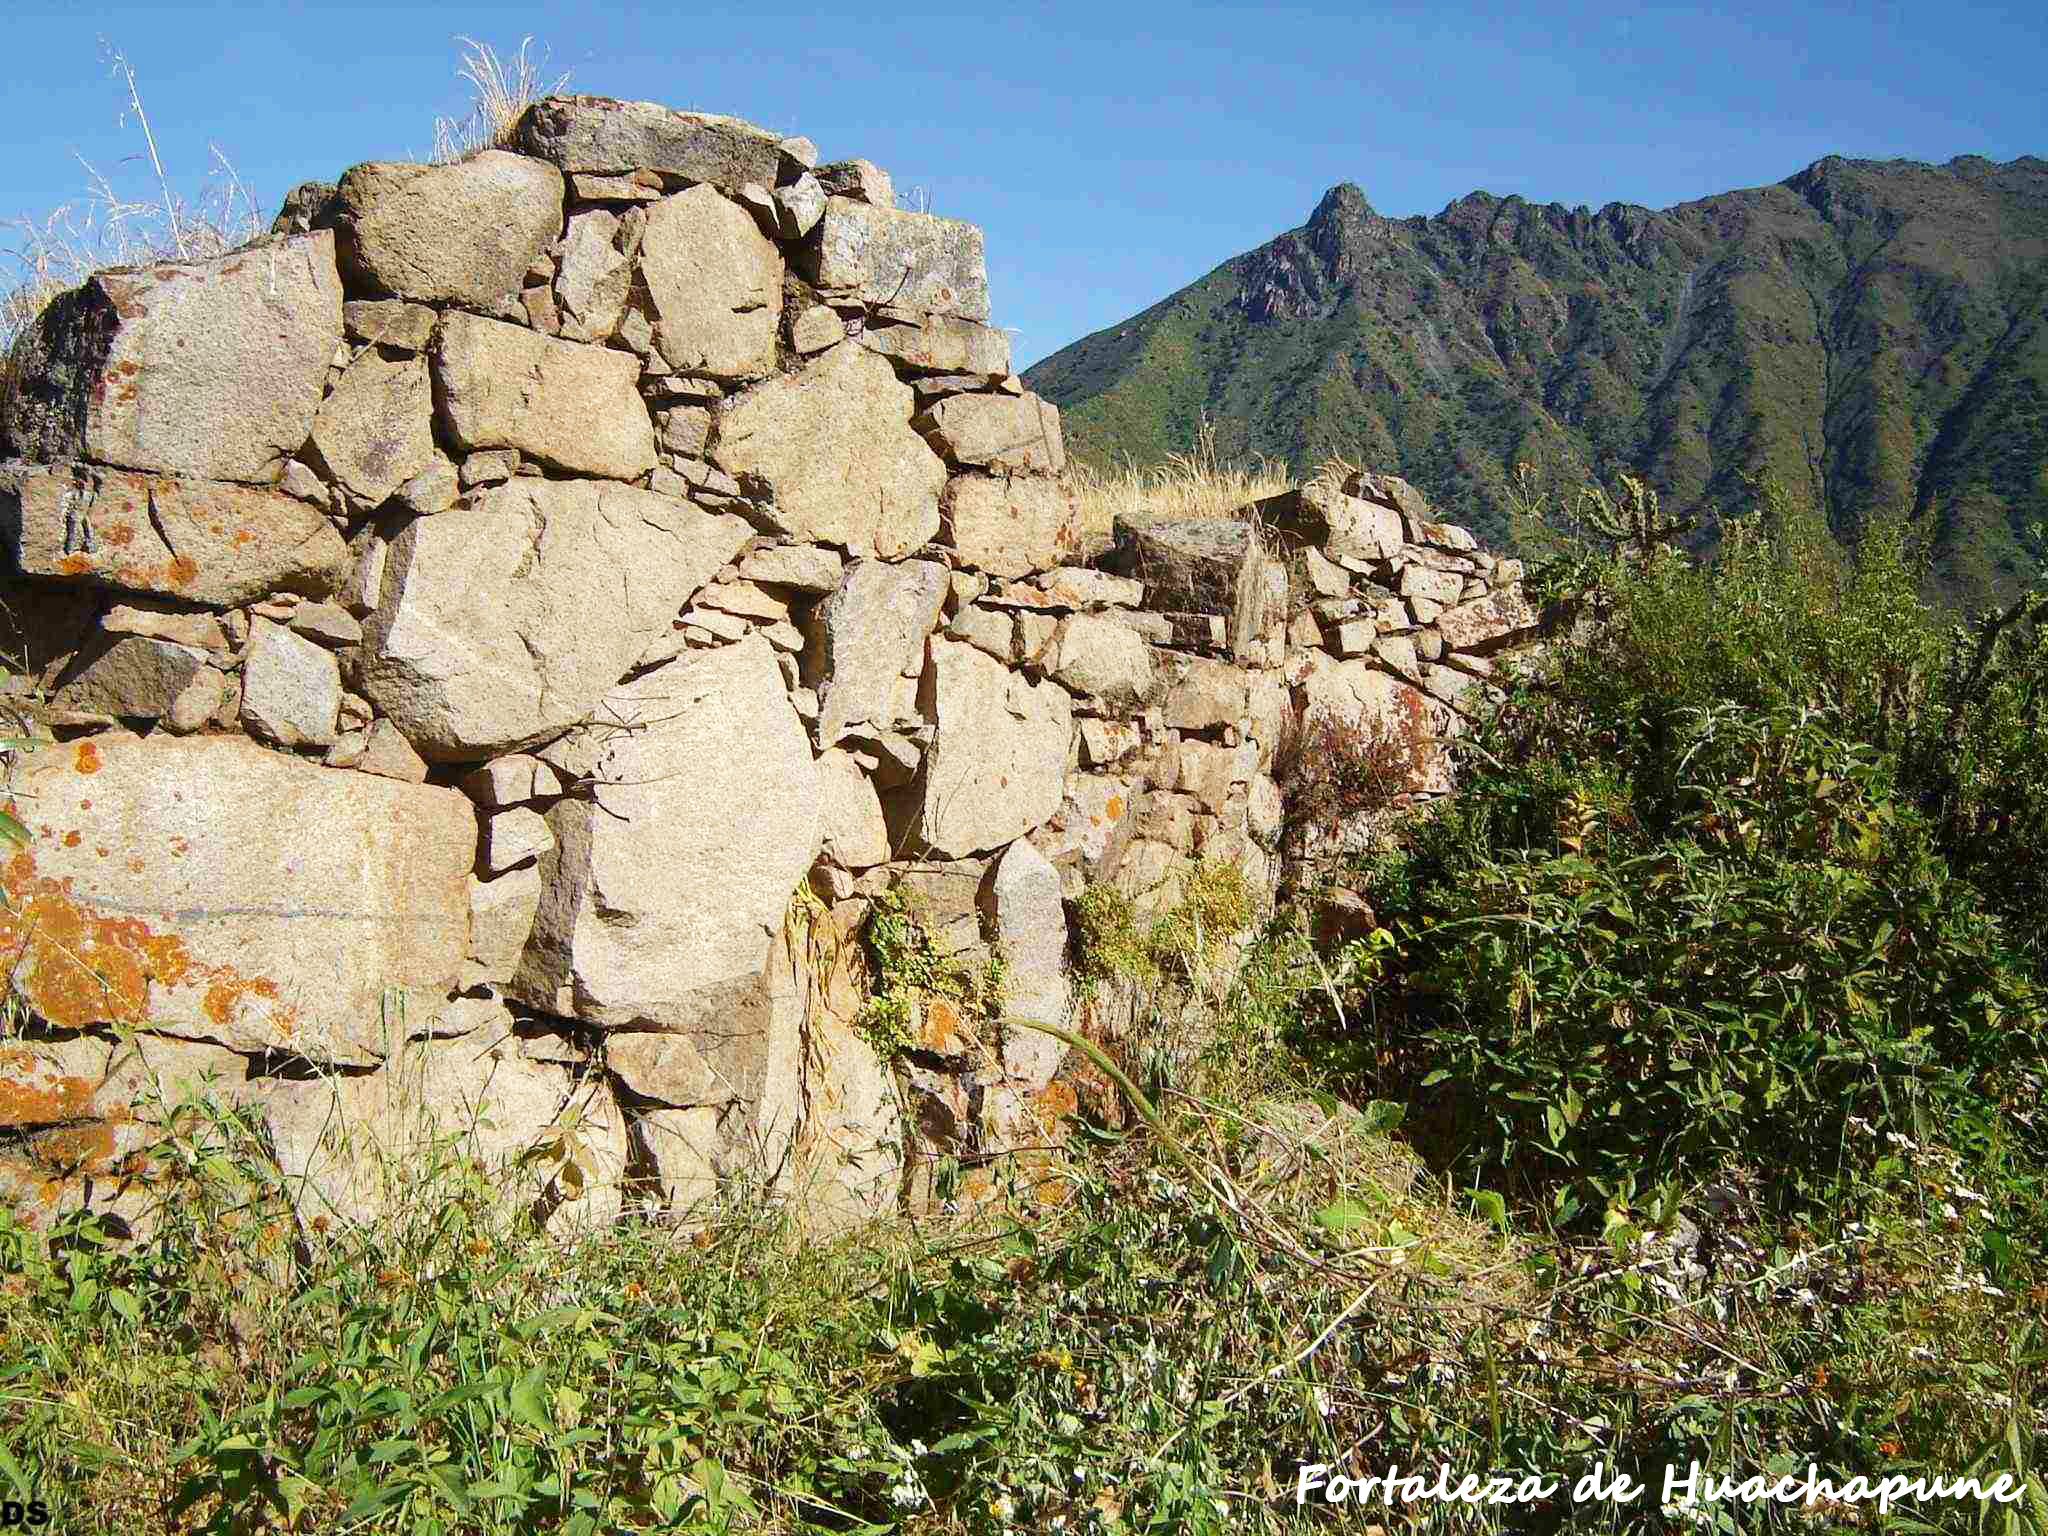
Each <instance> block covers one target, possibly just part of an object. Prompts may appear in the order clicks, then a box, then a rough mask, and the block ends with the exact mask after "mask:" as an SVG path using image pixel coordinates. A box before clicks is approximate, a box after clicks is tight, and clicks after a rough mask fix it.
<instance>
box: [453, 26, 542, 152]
mask: <svg viewBox="0 0 2048 1536" xmlns="http://www.w3.org/2000/svg"><path fill="white" fill-rule="evenodd" d="M456 41H457V42H458V43H460V44H461V45H462V55H461V62H460V64H459V65H458V67H457V68H456V71H455V75H456V78H457V79H459V80H462V81H464V82H466V83H467V84H468V86H469V92H470V108H469V111H468V113H467V114H466V115H465V116H463V117H460V118H447V117H437V118H435V119H434V163H435V164H436V165H446V164H448V163H450V162H452V161H456V160H466V159H468V158H469V157H470V156H471V155H475V154H480V153H482V152H483V151H484V150H487V149H504V148H507V147H508V146H509V145H510V144H511V142H512V130H513V129H514V128H516V127H517V126H518V124H519V119H520V118H521V117H522V116H524V115H525V112H526V109H527V108H528V107H530V106H532V105H533V104H534V103H535V102H536V101H539V100H540V99H541V98H542V97H544V96H554V95H558V94H560V93H561V92H562V91H564V90H566V89H567V88H568V85H569V75H568V72H567V71H566V70H565V71H564V72H563V73H561V74H560V75H557V76H556V77H555V78H554V79H553V80H552V81H550V80H549V79H548V78H547V75H546V68H547V56H548V49H547V48H546V47H545V46H543V47H542V48H541V50H540V52H539V55H538V56H536V55H535V53H534V49H533V38H532V37H530V36H528V37H522V38H521V39H520V40H519V51H518V52H516V53H514V54H511V55H510V56H509V57H501V56H500V55H499V53H498V51H497V49H495V48H493V47H492V46H491V45H490V44H489V43H480V42H478V41H477V40H476V39H475V38H471V37H458V38H457V39H456Z"/></svg>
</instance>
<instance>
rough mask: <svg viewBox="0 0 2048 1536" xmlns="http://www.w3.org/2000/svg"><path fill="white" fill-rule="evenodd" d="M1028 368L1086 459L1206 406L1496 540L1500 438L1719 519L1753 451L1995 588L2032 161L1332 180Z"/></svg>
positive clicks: (2024, 332)
mask: <svg viewBox="0 0 2048 1536" xmlns="http://www.w3.org/2000/svg"><path fill="white" fill-rule="evenodd" d="M1025 379H1026V382H1027V383H1028V384H1029V385H1030V386H1031V387H1032V388H1033V389H1035V390H1037V391H1038V392H1039V393H1041V394H1043V395H1044V396H1046V397H1047V398H1048V399H1051V400H1053V401H1055V402H1056V403H1057V404H1058V405H1059V406H1060V407H1061V408H1062V410H1063V412H1064V413H1065V422H1066V430H1067V439H1068V442H1069V444H1070V446H1071V447H1072V449H1073V450H1074V451H1075V452H1076V453H1077V454H1078V455H1079V456H1080V457H1081V458H1082V459H1083V460H1086V461H1089V462H1094V463H1098V464H1101V463H1107V462H1111V461H1116V460H1120V459H1121V458H1122V457H1123V456H1124V455H1127V454H1128V455H1129V456H1131V457H1132V458H1134V459H1136V460H1138V461H1139V462H1141V463H1149V462H1157V461H1159V460H1161V459H1163V458H1164V457H1165V456H1166V455H1167V454H1168V453H1171V452H1174V451H1176V450H1182V449H1185V448H1187V447H1188V446H1189V445H1190V444H1191V443H1192V441H1193V438H1194V433H1195V429H1196V426H1197V424H1198V423H1199V421H1200V420H1201V419H1202V417H1203V416H1204V415H1206V416H1208V417H1209V418H1210V419H1211V420H1212V421H1213V422H1214V423H1215V424H1216V427H1217V430H1218V439H1219V444H1220V446H1221V447H1222V448H1223V449H1224V450H1225V451H1227V452H1233V453H1247V452H1256V453H1263V454H1266V455H1269V456H1272V457H1275V458H1281V459H1285V460H1287V461H1288V462H1289V463H1290V464H1291V465H1292V466H1293V467H1294V468H1295V469H1296V470H1297V471H1299V470H1303V469H1306V468H1308V467H1310V466H1312V465H1313V464H1315V463H1317V462H1319V461H1320V460H1321V459H1323V458H1325V457H1327V456H1328V455H1331V454H1343V455H1344V456H1346V457H1348V458H1350V459H1351V460H1352V461H1354V462H1361V461H1362V462H1364V463H1365V464H1367V465H1369V466H1373V467H1395V466H1398V468H1399V471H1400V473H1402V474H1403V475H1405V476H1407V477H1408V478H1409V479H1411V480H1414V481H1415V482H1416V483H1418V484H1419V485H1421V486H1422V487H1423V488H1424V489H1425V490H1426V491H1427V492H1429V493H1430V495H1431V496H1432V497H1433V498H1434V499H1435V500H1437V501H1438V502H1439V503H1441V504H1442V505H1443V506H1444V507H1446V508H1447V509H1451V511H1452V515H1454V516H1456V517H1457V518H1458V519H1459V520H1460V521H1463V522H1466V523H1468V524H1470V525H1471V526H1472V527H1473V528H1474V529H1475V530H1476V531H1478V532H1480V533H1481V534H1483V535H1484V536H1486V537H1487V538H1489V539H1492V540H1497V541H1504V540H1505V538H1506V534H1507V528H1506V521H1507V517H1506V509H1505V499H1504V495H1503V492H1504V489H1505V485H1506V477H1507V475H1508V473H1509V472H1510V470H1511V467H1512V466H1513V465H1514V464H1516V463H1518V462H1524V461H1526V462H1530V463H1533V464H1536V465H1538V466H1539V467H1542V468H1547V469H1550V470H1554V471H1557V472H1560V473H1564V474H1568V475H1577V476H1581V477H1582V476H1583V475H1585V474H1586V473H1588V472H1591V473H1594V474H1599V475H1603V476H1604V475H1611V473H1612V472H1613V471H1615V470H1619V469H1629V468H1634V469H1638V470H1640V471H1642V472H1644V473H1646V474H1647V476H1648V477H1649V479H1650V480H1651V482H1652V483H1653V484H1655V485H1656V486H1657V487H1658V489H1659V490H1660V491H1661V492H1662V493H1663V495H1664V498H1665V506H1666V509H1667V510H1671V511H1677V512H1681V513H1685V514H1691V515H1696V516H1699V517H1700V518H1701V520H1702V527H1703V528H1704V529H1705V530H1707V533H1708V536H1711V530H1712V528H1713V527H1714V525H1715V522H1716V520H1717V519H1718V518H1720V517H1721V516H1724V515H1727V514H1729V513H1732V512H1736V511H1739V510H1741V509H1742V508H1743V507H1745V505H1747V504H1748V501H1749V497H1748V495H1747V492H1746V482H1747V480H1748V479H1749V477H1751V476H1754V475H1757V474H1770V475H1773V476H1775V477H1777V479H1778V480H1779V481H1780V482H1782V483H1783V484H1784V485H1786V486H1787V487H1788V488H1789V489H1791V490H1793V491H1795V492H1799V493H1804V496H1805V498H1806V499H1808V500H1809V501H1810V504H1811V505H1813V506H1815V507H1818V508H1823V509H1825V512H1826V515H1827V518H1828V521H1829V523H1830V525H1831V526H1832V527H1833V528H1834V529H1835V530H1836V531H1837V532H1838V533H1839V534H1841V535H1843V536H1844V537H1848V538H1853V537H1854V535H1855V532H1856V530H1857V529H1858V528H1859V527H1861V526H1863V525H1864V524H1865V523H1866V522H1867V521H1869V520H1871V519H1874V518H1878V517H1883V516H1887V515H1892V514H1899V513H1905V514H1908V515H1911V516H1913V517H1916V518H1918V519H1921V520H1922V521H1923V522H1924V523H1925V524H1926V525H1927V526H1928V528H1929V529H1930V531H1931V533H1932V534H1933V537H1934V550H1935V555H1936V561H1937V573H1938V579H1939V581H1940V583H1941V584H1942V585H1943V586H1944V587H1945V588H1946V589H1947V590H1948V592H1949V594H1950V595H1951V596H1953V597H1955V598H1957V599H1958V600H1960V601H1963V602H1967V603H1972V604H1974V603H1980V602H1985V601H1989V600H1990V599H1992V598H1993V597H1995V596H1997V595H1999V594H2002V593H2004V592H2007V591H2009V590H2010V589H2011V588H2012V587H2013V586H2015V585H2016V584H2017V583H2019V582H2021V581H2022V580H2024V579H2025V578H2026V576H2027V575H2028V574H2029V573H2030V572H2031V571H2033V570H2035V569H2037V568H2038V566H2039V564H2040V562H2041V561H2042V559H2043V557H2044V555H2048V551H2044V549H2043V548H2042V546H2041V544H2040V542H2039V541H2038V540H2037V539H2036V538H2035V536H2034V535H2032V534H2031V533H2030V532H2029V530H2030V528H2031V527H2032V525H2034V524H2035V523H2036V522H2037V521H2043V520H2048V160H2042V159H2039V158H2035V157H2026V158H2022V159H2019V160H2014V161H2011V162H2009V163H2007V164H2003V165H1999V164H1994V163H1993V162H1991V161H1989V160H1985V159H1981V158H1977V157H1974V156H1964V157H1962V158H1959V159H1956V160H1951V161H1950V162H1949V163H1948V164H1946V165H1941V166H1934V165H1923V164H1919V163H1916V162H1911V161H1901V160H1893V161H1869V160H1844V159H1840V158H1833V157H1831V158H1829V159H1825V160H1821V161H1819V162H1817V163H1816V164H1814V165H1812V166H1809V167H1808V168H1807V169H1806V170H1804V171H1801V172H1800V173H1799V174H1798V175H1796V176H1794V177H1792V178H1790V179H1789V180H1787V181H1783V182H1780V183H1778V184H1777V185H1775V186H1769V187H1760V188H1754V189H1751V190H1748V191H1740V192H1727V193H1723V194H1721V195H1719V196H1716V197H1709V198H1705V199H1702V200H1701V201H1699V202H1693V203H1683V204H1680V205H1679V206H1677V207H1675V208H1667V209H1663V210H1661V211H1658V210H1652V209H1648V208H1640V207H1634V206H1630V205H1627V204H1622V203H1611V204H1609V205H1608V206H1607V207H1605V208H1602V209H1601V210H1600V211H1599V212H1597V213H1595V212H1592V211H1590V210H1588V209H1586V208H1584V207H1580V208H1567V207H1564V206H1563V205H1561V204H1557V203H1549V204H1542V205H1538V204H1534V203H1530V202H1526V201H1524V200H1523V199H1522V198H1519V197H1507V198H1499V197H1493V196H1491V195H1489V194H1487V193H1483V192H1475V193H1473V194H1472V195H1471V196H1469V197H1464V198H1460V199H1459V200H1458V201H1457V202H1454V203H1452V204H1451V205H1450V206H1449V207H1448V208H1446V209H1444V211H1443V212H1442V213H1440V214H1437V215H1435V216H1434V217H1419V216H1418V217H1414V218H1406V219H1389V218H1384V217H1382V216H1380V215H1379V214H1377V213H1375V212H1374V211H1373V209H1372V206H1371V205H1370V204H1369V203H1368V202H1367V201H1366V198H1365V195H1364V193H1362V192H1361V191H1360V190H1359V189H1358V188H1357V187H1355V186H1353V185H1351V184H1349V183H1345V184H1343V185H1341V186H1337V187H1333V188H1332V189H1331V190H1330V191H1329V192H1328V193H1327V194H1325V196H1324V197H1323V199H1322V201H1321V202H1320V203H1318V204H1317V205H1316V208H1315V211H1314V212H1313V213H1312V214H1311V215H1310V216H1309V220H1308V222H1307V223H1306V224H1304V225H1303V226H1302V227H1301V228H1299V229H1295V230H1290V231H1288V232H1287V233H1286V234H1283V235H1281V236H1279V237H1278V238H1277V239H1274V240H1272V241H1269V242H1268V243H1267V244H1265V245H1263V246H1260V247H1259V248H1258V249H1257V250H1255V251H1250V252H1247V253H1246V254H1244V255H1242V256H1238V257H1235V258H1234V259H1232V260H1230V261H1227V262H1225V263H1224V264H1223V265H1222V266H1220V267H1218V268H1216V270H1215V271H1213V272H1211V273H1209V275H1208V276H1206V277H1204V278H1202V279H1201V280H1200V281H1199V282H1196V283H1194V284H1192V285H1190V286H1189V287H1186V288H1183V289H1182V290H1181V291H1180V292H1178V293H1176V294H1174V295H1172V296H1171V297H1170V298H1167V299H1165V300H1163V301H1162V302H1160V303H1158V304H1155V305H1154V306H1153V307H1152V308H1150V309H1148V310H1146V311H1145V312H1144V313H1142V314H1139V315H1135V316H1133V317H1132V318H1131V319H1129V320H1126V321H1125V322H1123V323H1122V324H1121V325H1116V326H1112V327H1110V328H1109V329H1107V330H1104V331H1098V332H1096V333H1095V334H1094V335H1092V336H1088V337H1085V338H1083V339H1082V340H1080V341H1077V342H1075V343H1074V344H1073V345H1072V346H1069V347H1066V348H1065V349H1063V350H1061V351H1059V352H1056V353H1054V354H1053V355H1052V356H1050V357H1048V358H1046V359H1045V360H1044V361H1043V362H1041V363H1039V364H1038V365H1037V366H1035V367H1034V368H1032V369H1031V370H1030V371H1029V372H1028V373H1027V374H1026V375H1025Z"/></svg>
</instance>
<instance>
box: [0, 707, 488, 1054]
mask: <svg viewBox="0 0 2048 1536" xmlns="http://www.w3.org/2000/svg"><path fill="white" fill-rule="evenodd" d="M15 789H16V793H17V794H18V796H19V800H18V802H10V803H9V805H8V809H9V810H11V811H12V812H13V813H14V814H16V815H17V816H19V817H21V818H22V819H23V820H25V821H26V822H27V823H28V824H29V826H30V827H31V828H32V837H33V841H32V842H31V843H30V844H29V846H27V847H26V848H23V849H20V850H18V851H17V852H15V853H14V854H13V855H12V856H11V857H10V858H9V859H8V860H7V861H6V862H5V863H4V864H0V894H4V895H5V897H6V900H5V902H4V903H0V949H4V951H5V953H6V954H8V955H9V956H10V957H12V958H11V960H10V965H11V967H12V969H11V972H10V975H11V983H10V984H11V987H12V990H13V992H14V994H15V995H16V997H18V998H19V999H20V1001H21V1002H22V1003H24V1004H25V1005H26V1006H27V1007H28V1008H29V1009H30V1010H31V1011H32V1012H33V1013H34V1014H36V1015H37V1016H39V1017H41V1018H42V1019H45V1020H47V1021H48V1022H49V1023H51V1024H53V1025H56V1026H58V1027H60V1028H64V1029H85V1028H91V1027H95V1026H115V1025H119V1026H127V1027H139V1026H147V1027H149V1028H153V1029H158V1030H163V1031H166V1032H169V1033H173V1034H177V1035H181V1036H185V1037H188V1038H192V1039H202V1040H213V1041H217V1042H219V1043H220V1044H222V1045H227V1046H231V1047H233V1048H235V1049H237V1050H243V1051H279V1052H284V1053H290V1054H299V1055H303V1056H305V1057H307V1058H309V1059H311V1060H315V1061H323V1062H335V1063H365V1062H372V1061H376V1060H378V1059H380V1058H381V1057H382V1056H383V1055H384V1054H385V1051H386V1050H387V1048H388V1047H389V1046H390V1045H391V1044H392V1043H393V1042H395V1041H396V1040H399V1039H402V1038H403V1037H404V1033H405V1031H406V1028H407V1025H408V1020H411V1021H413V1022H417V1021H419V1020H421V1019H424V1018H426V1017H427V1016H428V1015H429V1014H430V1012H431V1010H432V1009H433V1008H435V1007H438V1006H439V1005H440V1003H441V1002H442V1001H443V1000H444V999H445V997H446V995H447V989H448V987H449V986H450V985H451V984H452V983H453V982H454V981H455V980H456V978H457V975H458V973H459V971H460V969H461V967H462V963H463V958H464V955H465V954H466V952H467V950H468V948H469V942H468V941H469V891H468V883H469V870H470V864H471V861H472V859H473V858H474V856H475V852H476V818H475V815H474V813H473V812H472V810H471V809H470V805H469V802H468V800H466V799H465V798H464V797H463V796H461V795H460V794H458V793H456V792H455V791H454V790H450V789H436V788H431V787H429V786H426V785H421V784H401V783H398V782H396V781H395V780H391V779H383V778H373V777H371V776H370V775H368V774H361V773H336V772H333V771H330V770H328V769H324V768H317V767H314V766H312V765H310V764H307V763H303V762H299V761H296V760H294V759H293V758H290V757H287V756H285V755H284V754H282V753H278V752H270V751H266V750H264V749H263V748H261V747H258V746H256V745H255V744H254V743H252V742H248V741H244V740H241V739H239V738H233V737H225V736H211V737H193V738H189V739H186V740H165V739H163V738H161V737H157V736H152V737H150V738H149V739H147V740H144V739H142V738H140V737H136V736H130V735H126V734H123V733H119V732H116V733H110V734H106V735H100V736H92V737H87V738H85V739H83V740H80V741H75V742H66V743H62V744H58V743H52V744H50V745H48V746H45V747H42V748H40V749H38V750H37V751H35V752H33V753H30V754H29V755H28V756H27V757H26V758H25V759H24V760H23V762H22V764H21V765H20V768H19V769H18V771H17V780H16V786H15ZM309 833H317V835H309Z"/></svg>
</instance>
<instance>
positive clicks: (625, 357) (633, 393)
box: [434, 312, 656, 480]
mask: <svg viewBox="0 0 2048 1536" xmlns="http://www.w3.org/2000/svg"><path fill="white" fill-rule="evenodd" d="M639 382H640V360H639V359H638V358H637V357H635V356H634V355H633V354H632V353H630V352H618V351H614V350H612V349H611V348H609V347H591V346H584V345H582V344H580V343H577V342H573V341H556V340H553V339H552V338H550V337H546V336H541V335H538V334H536V333H535V332H533V331H529V330H527V329H526V328H525V327H524V326H518V325H507V324H506V323H505V322H504V321H502V320H485V319H483V318H481V317H480V316H477V315H470V314H462V313H457V312H450V313H449V315H448V317H447V318H446V319H445V320H443V321H442V323H441V335H440V339H439V341H438V343H437V344H436V346H435V348H434V385H435V390H434V394H435V400H436V402H437V404H438V405H439V407H440V412H441V418H442V421H443V423H444V424H445V425H446V427H447V429H448V432H449V435H450V436H451V437H452V438H453V439H454V440H455V444H456V446H457V447H458V448H461V449H463V450H465V451H469V450H474V449H479V448H515V449H517V450H518V451H519V452H521V453H523V454H525V455H526V456H527V457H529V458H534V459H538V460H540V461H541V462H542V463H544V464H551V465H553V466H554V467H555V468H557V469H565V470H568V471H569V472H570V473H572V474H588V475H600V476H603V477H604V478H606V479H610V480H637V479H639V478H640V476H642V475H644V474H646V473H647V472H648V471H649V470H650V469H652V468H654V466H655V462H656V460H655V448H654V423H653V421H652V420H650V419H649V417H648V414H647V406H646V403H645V402H644V401H642V400H641V398H640V389H639Z"/></svg>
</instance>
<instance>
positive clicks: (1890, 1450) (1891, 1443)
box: [1877, 1440, 1903, 1456]
mask: <svg viewBox="0 0 2048 1536" xmlns="http://www.w3.org/2000/svg"><path fill="white" fill-rule="evenodd" d="M1877 1448H1878V1450H1879V1451H1880V1452H1881V1453H1882V1454H1884V1455H1886V1456H1896V1455H1898V1454H1899V1452H1900V1451H1901V1450H1902V1449H1903V1447H1901V1446H1900V1444H1899V1442H1898V1441H1896V1440H1880V1441H1878V1442H1877Z"/></svg>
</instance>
